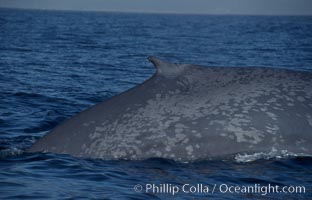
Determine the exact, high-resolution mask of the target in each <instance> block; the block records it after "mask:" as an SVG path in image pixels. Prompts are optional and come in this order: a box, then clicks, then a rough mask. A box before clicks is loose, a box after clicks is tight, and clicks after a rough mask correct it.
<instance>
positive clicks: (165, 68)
mask: <svg viewBox="0 0 312 200" xmlns="http://www.w3.org/2000/svg"><path fill="white" fill-rule="evenodd" d="M147 59H148V60H149V61H150V62H151V63H153V65H154V66H155V68H156V70H157V75H160V76H165V77H167V78H173V77H176V76H178V75H179V74H181V73H182V72H183V71H184V70H185V69H186V68H187V66H188V65H187V64H176V63H169V62H166V61H163V60H160V59H159V58H156V57H154V56H149V57H148V58H147Z"/></svg>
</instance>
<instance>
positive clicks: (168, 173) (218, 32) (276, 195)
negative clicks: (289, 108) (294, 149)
mask: <svg viewBox="0 0 312 200" xmlns="http://www.w3.org/2000/svg"><path fill="white" fill-rule="evenodd" d="M150 55H154V56H159V57H161V58H163V59H166V60H169V61H173V62H179V63H195V64H201V65H206V66H271V67H282V68H289V69H295V70H304V71H312V17H308V16H296V17H295V16H209V15H206V16H205V15H164V14H162V15H159V14H126V13H104V12H69V11H66V12H65V11H34V10H13V9H0V199H235V200H236V199H242V198H246V199H312V193H311V192H312V191H311V188H312V173H311V172H312V158H311V157H298V156H295V155H290V154H288V153H287V152H285V155H283V156H280V155H278V156H277V155H275V154H274V151H272V152H271V153H269V154H262V153H261V152H259V153H258V154H253V155H244V154H242V155H236V156H235V158H233V159H224V160H222V159H211V160H204V161H198V162H193V163H179V162H175V161H172V160H164V159H159V158H153V159H149V160H141V161H129V160H128V161H126V160H119V161H110V160H98V159H81V158H74V157H71V156H69V155H57V154H51V153H46V154H44V153H34V154H29V153H25V152H24V150H25V149H26V148H28V147H30V146H31V145H32V144H33V143H34V142H35V141H36V140H37V139H39V138H40V137H42V136H43V135H44V134H46V133H47V132H48V131H49V130H51V129H52V128H53V127H55V126H56V125H58V124H60V123H61V122H62V121H64V120H66V119H68V118H70V117H71V116H73V115H75V114H76V113H78V112H80V111H82V110H84V109H86V108H88V107H89V106H91V105H94V104H96V103H98V102H101V101H103V100H106V99H108V98H110V97H112V96H114V95H116V94H119V93H120V92H123V91H125V90H127V89H129V88H131V87H133V86H135V85H137V84H139V83H142V82H143V81H144V80H146V79H148V78H149V77H150V76H151V75H152V74H153V73H154V72H155V69H154V68H153V67H152V65H151V64H150V63H148V62H147V60H146V58H147V56H150ZM138 184H140V185H138ZM153 184H154V185H153ZM183 186H184V187H183ZM247 186H250V187H251V186H253V187H254V188H255V189H254V191H249V192H248V191H247V192H246V191H245V192H244V190H243V189H244V187H247ZM270 186H272V187H273V186H274V187H276V186H278V187H279V189H281V188H284V187H285V188H286V190H285V191H280V190H279V191H278V192H277V190H275V191H274V190H273V188H272V187H270ZM234 187H239V188H240V189H239V190H237V191H238V192H237V191H235V188H234ZM148 188H152V189H154V191H153V190H152V189H148ZM299 190H300V191H299Z"/></svg>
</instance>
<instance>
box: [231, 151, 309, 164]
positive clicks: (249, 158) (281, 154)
mask: <svg viewBox="0 0 312 200" xmlns="http://www.w3.org/2000/svg"><path fill="white" fill-rule="evenodd" d="M302 156H303V157H312V155H308V154H302V153H293V152H290V151H288V150H277V149H275V148H272V149H271V151H269V152H257V153H251V154H248V153H244V154H241V153H239V154H236V155H235V157H234V159H235V161H236V162H239V163H247V162H254V161H257V160H261V159H265V160H269V159H282V158H291V157H302Z"/></svg>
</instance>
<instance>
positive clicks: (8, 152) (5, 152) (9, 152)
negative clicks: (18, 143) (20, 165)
mask: <svg viewBox="0 0 312 200" xmlns="http://www.w3.org/2000/svg"><path fill="white" fill-rule="evenodd" d="M23 152H24V150H22V149H18V148H9V149H2V150H0V159H4V158H8V157H12V156H18V155H21V154H22V153H23Z"/></svg>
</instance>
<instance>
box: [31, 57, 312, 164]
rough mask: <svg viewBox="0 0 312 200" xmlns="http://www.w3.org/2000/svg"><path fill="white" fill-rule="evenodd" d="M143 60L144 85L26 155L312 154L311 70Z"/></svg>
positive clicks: (202, 156) (84, 116) (198, 156)
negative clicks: (147, 68)
mask: <svg viewBox="0 0 312 200" xmlns="http://www.w3.org/2000/svg"><path fill="white" fill-rule="evenodd" d="M149 60H150V61H151V62H152V63H153V64H154V65H155V67H156V73H155V74H154V75H153V76H152V77H151V78H150V79H149V80H147V81H145V82H144V83H142V84H140V85H138V86H136V87H134V88H132V89H130V90H128V91H126V92H124V93H121V94H119V95H117V96H115V97H113V98H111V99H109V100H107V101H104V102H102V103H99V104H97V105H95V106H93V107H91V108H89V109H87V110H85V111H83V112H81V113H79V114H78V115H76V116H74V117H72V118H71V119H69V120H67V121H65V122H64V123H63V124H61V125H59V126H57V127H56V128H54V129H53V130H52V131H51V132H49V133H48V134H47V135H45V136H44V137H43V138H41V139H39V140H38V141H37V142H36V143H35V144H34V145H33V146H32V147H31V148H30V149H28V152H37V151H45V152H53V153H61V154H71V155H73V156H77V157H91V158H102V159H146V158H151V157H161V158H169V159H174V160H200V159H207V158H209V157H215V156H217V157H218V156H226V155H231V154H236V153H242V152H267V151H270V150H272V149H275V150H276V151H285V150H286V151H288V152H292V153H297V154H311V152H312V73H311V72H303V71H293V70H287V69H276V68H264V67H243V68H242V67H202V66H197V65H189V64H173V63H168V62H165V61H162V60H160V59H157V58H155V57H149Z"/></svg>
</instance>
